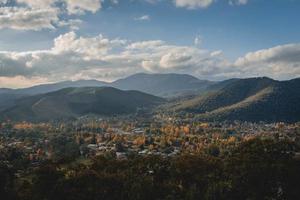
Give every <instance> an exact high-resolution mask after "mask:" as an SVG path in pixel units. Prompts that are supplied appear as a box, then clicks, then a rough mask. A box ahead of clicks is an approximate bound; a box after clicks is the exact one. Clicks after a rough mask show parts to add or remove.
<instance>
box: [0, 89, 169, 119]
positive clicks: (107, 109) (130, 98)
mask: <svg viewBox="0 0 300 200" xmlns="http://www.w3.org/2000/svg"><path fill="white" fill-rule="evenodd" d="M162 102H164V100H163V99H161V98H159V97H155V96H152V95H148V94H145V93H141V92H137V91H121V90H118V89H115V88H110V87H101V88H99V87H84V88H66V89H62V90H59V91H56V92H51V93H47V94H42V95H35V96H31V97H27V98H24V99H22V100H18V101H17V102H16V105H15V106H13V107H11V108H9V109H6V110H4V111H3V112H2V113H0V114H1V116H2V118H4V119H13V120H30V121H31V120H37V121H38V120H55V119H64V118H75V117H79V116H82V115H86V114H98V115H114V114H130V113H134V112H136V111H137V109H139V108H143V107H151V106H155V105H158V104H160V103H162Z"/></svg>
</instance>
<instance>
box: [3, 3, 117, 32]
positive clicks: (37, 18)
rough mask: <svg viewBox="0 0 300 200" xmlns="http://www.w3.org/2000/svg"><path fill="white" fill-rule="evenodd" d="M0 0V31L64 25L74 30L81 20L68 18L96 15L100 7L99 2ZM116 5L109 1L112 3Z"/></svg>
mask: <svg viewBox="0 0 300 200" xmlns="http://www.w3.org/2000/svg"><path fill="white" fill-rule="evenodd" d="M0 1H1V2H0V29H3V28H9V29H15V30H35V31H38V30H42V29H55V28H57V27H63V26H69V27H70V29H71V30H76V29H77V28H78V26H79V25H80V23H81V21H80V20H79V19H70V16H69V15H82V14H85V13H86V12H92V13H95V12H97V11H98V10H100V9H101V7H102V6H101V3H102V0H15V2H16V3H15V5H14V4H10V5H9V4H8V3H7V2H8V1H6V0H0ZM117 2H118V1H115V0H111V3H113V4H116V3H117ZM12 5H14V6H12Z"/></svg>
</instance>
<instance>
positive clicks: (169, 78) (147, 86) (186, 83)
mask: <svg viewBox="0 0 300 200" xmlns="http://www.w3.org/2000/svg"><path fill="white" fill-rule="evenodd" d="M212 84H213V82H210V81H203V80H199V79H197V78H195V77H193V76H191V75H186V74H144V73H140V74H135V75H132V76H129V77H127V78H125V79H120V80H117V81H115V82H113V83H112V84H111V86H113V87H116V88H119V89H123V90H138V91H142V92H146V93H149V94H153V95H156V96H162V97H173V96H180V95H183V94H191V93H199V92H201V91H204V90H205V89H206V88H207V87H208V86H210V85H212Z"/></svg>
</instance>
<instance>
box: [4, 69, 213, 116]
mask: <svg viewBox="0 0 300 200" xmlns="http://www.w3.org/2000/svg"><path fill="white" fill-rule="evenodd" d="M212 84H213V82H209V81H201V80H199V79H197V78H195V77H193V76H190V75H185V74H135V75H132V76H129V77H127V78H125V79H120V80H117V81H115V82H113V83H107V82H103V81H97V80H79V81H64V82H58V83H53V84H43V85H37V86H34V87H29V88H24V89H15V90H14V89H7V88H3V89H1V88H0V111H1V110H3V109H4V108H6V107H8V106H11V105H13V104H14V103H15V101H16V100H17V99H18V98H21V97H25V96H32V95H36V94H45V93H48V92H54V91H57V90H60V89H63V88H69V87H102V86H110V87H115V88H118V89H123V90H138V91H141V92H145V93H149V94H152V95H156V96H161V97H174V96H181V95H189V94H199V92H201V91H204V90H205V89H206V88H207V87H208V86H211V85H212Z"/></svg>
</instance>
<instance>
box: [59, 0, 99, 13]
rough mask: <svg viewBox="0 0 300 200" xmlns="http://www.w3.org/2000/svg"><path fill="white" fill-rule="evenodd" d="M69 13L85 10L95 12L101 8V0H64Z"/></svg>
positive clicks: (83, 11)
mask: <svg viewBox="0 0 300 200" xmlns="http://www.w3.org/2000/svg"><path fill="white" fill-rule="evenodd" d="M64 1H65V3H66V5H67V10H68V12H69V14H77V15H78V14H84V13H85V12H86V11H90V12H92V13H95V12H97V11H98V10H99V9H100V8H101V0H64Z"/></svg>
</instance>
